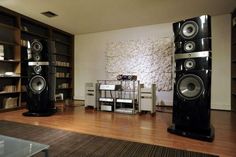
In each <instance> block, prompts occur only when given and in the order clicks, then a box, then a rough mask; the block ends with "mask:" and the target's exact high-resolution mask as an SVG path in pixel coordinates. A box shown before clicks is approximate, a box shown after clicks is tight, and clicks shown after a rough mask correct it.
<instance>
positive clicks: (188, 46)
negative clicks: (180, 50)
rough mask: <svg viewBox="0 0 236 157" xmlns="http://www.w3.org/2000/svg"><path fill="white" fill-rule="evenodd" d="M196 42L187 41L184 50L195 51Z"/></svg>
mask: <svg viewBox="0 0 236 157" xmlns="http://www.w3.org/2000/svg"><path fill="white" fill-rule="evenodd" d="M195 47H196V46H195V43H194V42H193V41H189V42H186V43H185V44H184V51H186V52H193V51H194V50H195Z"/></svg>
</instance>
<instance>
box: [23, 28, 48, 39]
mask: <svg viewBox="0 0 236 157" xmlns="http://www.w3.org/2000/svg"><path fill="white" fill-rule="evenodd" d="M21 33H26V34H29V35H31V36H35V37H36V38H37V37H39V38H45V39H48V36H45V35H41V34H38V33H34V32H31V31H25V30H21Z"/></svg>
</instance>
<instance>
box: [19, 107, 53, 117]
mask: <svg viewBox="0 0 236 157" xmlns="http://www.w3.org/2000/svg"><path fill="white" fill-rule="evenodd" d="M56 111H57V110H56V109H50V110H48V111H45V112H31V111H28V112H24V113H23V116H28V117H48V116H51V115H53V114H54V113H56Z"/></svg>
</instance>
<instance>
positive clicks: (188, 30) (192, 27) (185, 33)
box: [180, 21, 198, 39]
mask: <svg viewBox="0 0 236 157" xmlns="http://www.w3.org/2000/svg"><path fill="white" fill-rule="evenodd" d="M197 33H198V25H197V23H196V22H194V21H187V22H185V23H184V24H183V25H182V26H181V28H180V35H181V36H182V37H183V38H184V39H191V38H194V37H195V36H196V35H197Z"/></svg>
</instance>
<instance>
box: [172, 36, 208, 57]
mask: <svg viewBox="0 0 236 157" xmlns="http://www.w3.org/2000/svg"><path fill="white" fill-rule="evenodd" d="M211 49H212V48H211V39H210V38H202V39H197V40H192V41H191V40H190V41H178V42H175V54H178V53H190V52H200V51H211Z"/></svg>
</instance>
